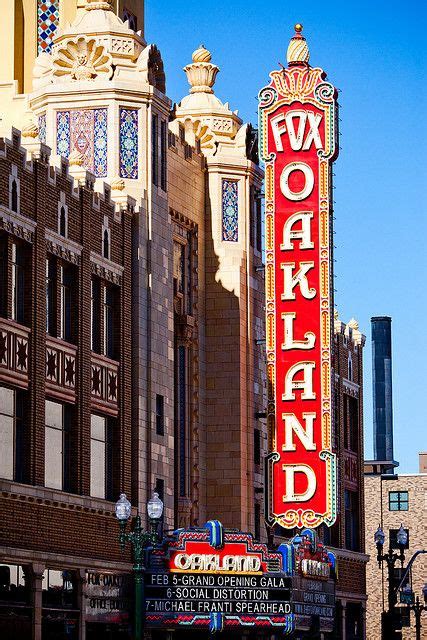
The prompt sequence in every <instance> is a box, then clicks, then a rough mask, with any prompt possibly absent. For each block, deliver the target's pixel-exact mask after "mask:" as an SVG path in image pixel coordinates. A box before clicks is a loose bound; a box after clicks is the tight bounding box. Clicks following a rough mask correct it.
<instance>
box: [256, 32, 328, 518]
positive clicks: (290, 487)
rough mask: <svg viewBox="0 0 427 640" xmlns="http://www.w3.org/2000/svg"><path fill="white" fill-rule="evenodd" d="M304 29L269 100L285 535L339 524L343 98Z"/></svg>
mask: <svg viewBox="0 0 427 640" xmlns="http://www.w3.org/2000/svg"><path fill="white" fill-rule="evenodd" d="M301 31H302V26H301V25H296V26H295V36H294V37H293V38H292V39H291V42H290V44H289V48H288V56H287V57H288V68H287V69H282V70H280V71H273V72H272V73H271V74H270V77H271V83H270V85H268V86H267V87H264V89H262V90H261V91H260V94H259V101H260V103H259V128H260V152H261V158H262V160H263V161H264V162H265V194H266V195H265V213H266V313H267V317H266V346H267V376H268V385H269V391H268V408H267V421H268V428H269V455H268V458H267V461H266V466H267V470H266V471H267V495H266V519H267V522H268V523H269V524H270V525H273V524H275V523H277V524H279V525H281V526H282V527H285V528H293V527H303V526H307V527H316V526H319V525H320V524H322V523H325V524H327V525H329V526H330V525H332V524H333V523H334V522H335V519H336V459H335V455H334V453H333V452H332V443H331V418H332V398H331V388H332V378H331V340H332V331H331V327H332V322H331V314H332V298H333V285H332V255H331V254H332V229H331V227H332V222H331V221H332V206H331V201H332V198H331V174H332V172H331V167H332V161H333V160H334V159H335V158H336V156H337V152H338V144H337V106H336V104H337V103H336V90H335V88H334V87H333V86H332V85H331V84H329V83H328V82H325V77H326V74H325V73H324V71H323V70H322V69H319V68H311V67H310V66H309V64H308V60H309V52H308V47H307V43H306V41H305V38H304V37H303V36H302V35H301Z"/></svg>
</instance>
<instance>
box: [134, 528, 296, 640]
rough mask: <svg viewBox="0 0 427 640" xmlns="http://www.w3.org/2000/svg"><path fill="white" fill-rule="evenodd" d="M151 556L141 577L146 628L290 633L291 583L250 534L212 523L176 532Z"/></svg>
mask: <svg viewBox="0 0 427 640" xmlns="http://www.w3.org/2000/svg"><path fill="white" fill-rule="evenodd" d="M153 553H154V554H157V557H156V556H154V563H152V564H151V566H150V567H149V570H148V572H147V573H146V575H145V596H146V597H145V612H146V618H145V619H146V626H147V627H151V628H156V627H157V628H168V629H173V628H188V629H191V628H196V629H209V630H210V631H222V630H227V629H238V628H244V627H248V628H252V629H253V628H270V629H272V630H274V629H278V630H279V629H280V631H281V633H285V634H287V633H291V632H292V631H293V622H294V616H293V613H292V606H291V589H292V579H291V575H290V572H287V571H285V570H284V560H283V555H282V554H281V553H276V552H274V553H272V552H269V551H268V549H267V547H266V545H264V544H257V543H255V542H254V540H253V538H252V536H251V535H250V534H247V533H241V532H234V531H233V532H228V531H225V530H224V529H223V528H222V526H221V524H220V523H218V522H217V521H212V522H210V523H208V524H207V525H206V528H205V529H194V530H187V531H180V532H177V536H176V537H175V536H174V537H173V538H172V539H169V540H167V545H166V546H165V548H164V549H163V550H157V551H154V552H153ZM162 563H163V570H161V566H162Z"/></svg>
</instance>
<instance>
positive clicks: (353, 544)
mask: <svg viewBox="0 0 427 640" xmlns="http://www.w3.org/2000/svg"><path fill="white" fill-rule="evenodd" d="M344 501H345V546H346V549H350V550H351V551H358V549H359V505H358V497H357V494H356V493H355V492H354V491H348V490H347V489H346V490H345V492H344Z"/></svg>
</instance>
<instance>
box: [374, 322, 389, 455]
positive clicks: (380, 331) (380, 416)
mask: <svg viewBox="0 0 427 640" xmlns="http://www.w3.org/2000/svg"><path fill="white" fill-rule="evenodd" d="M371 326H372V368H373V371H372V385H373V398H374V459H375V460H378V461H381V462H389V461H390V462H393V460H394V458H393V398H392V371H391V318H389V317H388V316H381V317H378V318H371ZM391 466H394V465H391Z"/></svg>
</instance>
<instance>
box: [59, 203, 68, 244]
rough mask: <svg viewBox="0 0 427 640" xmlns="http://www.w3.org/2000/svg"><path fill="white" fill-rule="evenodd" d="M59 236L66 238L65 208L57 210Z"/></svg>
mask: <svg viewBox="0 0 427 640" xmlns="http://www.w3.org/2000/svg"><path fill="white" fill-rule="evenodd" d="M59 234H60V235H61V236H63V237H64V238H65V237H66V236H67V213H66V211H65V207H61V209H60V210H59Z"/></svg>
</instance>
